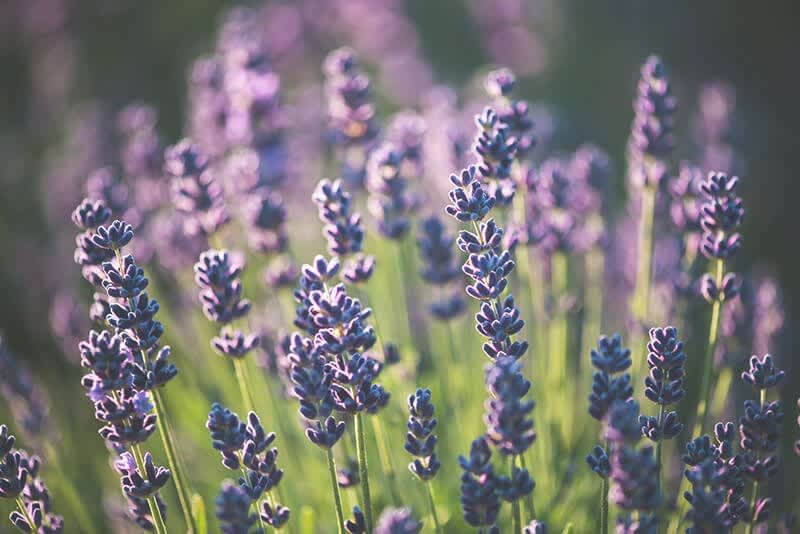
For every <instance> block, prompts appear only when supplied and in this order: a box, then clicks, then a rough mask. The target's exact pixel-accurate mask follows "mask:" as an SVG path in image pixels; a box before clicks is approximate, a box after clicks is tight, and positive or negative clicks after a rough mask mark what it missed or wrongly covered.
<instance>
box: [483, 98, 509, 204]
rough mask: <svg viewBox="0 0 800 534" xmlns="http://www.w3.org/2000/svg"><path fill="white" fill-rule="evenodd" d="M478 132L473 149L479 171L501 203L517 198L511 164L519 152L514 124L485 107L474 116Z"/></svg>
mask: <svg viewBox="0 0 800 534" xmlns="http://www.w3.org/2000/svg"><path fill="white" fill-rule="evenodd" d="M475 124H476V125H477V126H478V133H477V135H476V136H475V140H474V141H473V145H472V150H473V152H474V153H475V155H476V157H477V158H478V160H479V161H478V165H477V171H478V173H479V174H480V176H481V178H482V179H483V180H485V181H486V182H487V183H488V193H489V195H490V196H491V197H492V198H494V199H495V201H496V202H497V203H498V204H500V205H501V206H508V205H509V204H511V201H512V200H513V199H514V193H515V191H516V184H515V183H514V181H513V180H512V179H511V165H512V163H513V162H514V158H515V157H516V154H517V144H518V143H517V138H516V137H514V136H513V135H512V132H511V126H510V125H509V124H507V123H506V122H503V121H502V120H500V118H499V117H498V115H497V112H496V111H495V110H494V109H492V108H488V107H487V108H486V109H484V110H483V113H481V114H480V115H477V116H476V117H475Z"/></svg>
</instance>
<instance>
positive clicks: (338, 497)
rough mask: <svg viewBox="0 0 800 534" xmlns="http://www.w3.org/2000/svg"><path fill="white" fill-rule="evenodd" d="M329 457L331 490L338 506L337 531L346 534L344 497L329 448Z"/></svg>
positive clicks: (327, 451) (327, 450)
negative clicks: (340, 490) (343, 507)
mask: <svg viewBox="0 0 800 534" xmlns="http://www.w3.org/2000/svg"><path fill="white" fill-rule="evenodd" d="M325 452H326V453H327V457H328V474H329V475H330V478H331V489H332V490H333V502H334V504H335V505H336V519H337V524H336V525H337V529H338V532H339V534H345V532H344V512H343V511H342V496H341V494H340V493H339V481H338V480H337V479H336V462H335V461H334V460H333V451H332V450H331V449H330V448H328V449H326V450H325Z"/></svg>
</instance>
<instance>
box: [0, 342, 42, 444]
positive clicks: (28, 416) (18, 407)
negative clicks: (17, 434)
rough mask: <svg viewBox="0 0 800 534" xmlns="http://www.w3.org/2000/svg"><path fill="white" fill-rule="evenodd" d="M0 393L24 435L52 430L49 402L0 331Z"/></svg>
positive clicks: (32, 435)
mask: <svg viewBox="0 0 800 534" xmlns="http://www.w3.org/2000/svg"><path fill="white" fill-rule="evenodd" d="M0 394H1V395H2V396H3V399H5V402H6V406H7V407H8V409H9V411H10V412H11V415H12V416H13V417H14V420H15V421H16V422H17V424H18V425H19V427H20V429H21V430H22V431H23V433H24V435H26V436H30V438H31V439H41V438H42V437H45V436H48V435H49V434H52V433H53V432H54V428H53V424H52V420H51V419H50V401H49V399H48V397H47V394H46V392H45V390H44V389H43V388H42V387H41V385H40V384H38V383H37V382H36V381H35V380H34V378H33V377H32V376H31V374H30V372H29V370H28V368H27V367H26V366H25V365H24V364H23V363H22V362H21V361H19V360H18V359H17V358H15V356H14V354H12V353H11V348H10V347H9V346H8V343H7V342H6V339H5V337H3V335H2V333H0Z"/></svg>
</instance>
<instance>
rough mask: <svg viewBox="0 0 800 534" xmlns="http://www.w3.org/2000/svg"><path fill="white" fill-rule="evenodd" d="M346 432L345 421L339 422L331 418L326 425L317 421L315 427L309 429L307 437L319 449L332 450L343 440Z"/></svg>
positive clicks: (326, 420) (326, 421)
mask: <svg viewBox="0 0 800 534" xmlns="http://www.w3.org/2000/svg"><path fill="white" fill-rule="evenodd" d="M344 431H345V424H344V421H339V422H337V421H336V419H335V418H334V417H333V416H329V417H328V418H327V419H325V422H324V423H321V422H319V421H317V422H316V423H315V424H314V425H313V426H311V427H310V428H307V429H306V437H308V439H309V440H311V443H313V444H314V445H316V446H317V447H320V448H322V449H330V448H331V447H333V446H334V445H335V444H336V442H338V441H339V440H340V439H341V437H342V436H343V435H344Z"/></svg>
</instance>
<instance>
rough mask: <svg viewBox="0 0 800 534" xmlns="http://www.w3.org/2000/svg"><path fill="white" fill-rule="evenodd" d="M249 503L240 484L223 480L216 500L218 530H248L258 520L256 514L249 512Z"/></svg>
mask: <svg viewBox="0 0 800 534" xmlns="http://www.w3.org/2000/svg"><path fill="white" fill-rule="evenodd" d="M251 503H252V499H251V498H250V496H249V495H248V494H247V492H246V491H245V490H244V489H243V488H242V487H241V486H239V485H237V484H233V483H231V482H230V481H225V482H224V483H223V484H222V490H221V491H220V492H219V495H218V496H217V500H216V515H217V519H218V520H219V523H220V530H221V531H222V532H223V533H224V534H242V533H248V532H250V529H251V528H253V526H254V525H255V524H256V522H257V521H258V515H256V514H251V513H250V506H251Z"/></svg>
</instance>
